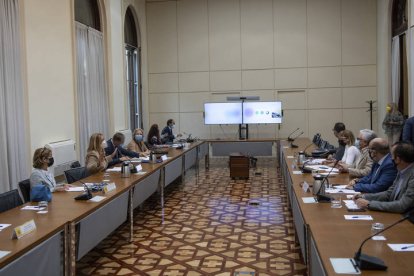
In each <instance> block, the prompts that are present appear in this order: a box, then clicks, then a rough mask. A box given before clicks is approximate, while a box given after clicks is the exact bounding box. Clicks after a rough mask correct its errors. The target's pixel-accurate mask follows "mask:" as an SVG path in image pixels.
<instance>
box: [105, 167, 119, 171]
mask: <svg viewBox="0 0 414 276" xmlns="http://www.w3.org/2000/svg"><path fill="white" fill-rule="evenodd" d="M121 169H122V168H121V167H113V168H110V169H107V170H106V171H107V172H120V171H121Z"/></svg>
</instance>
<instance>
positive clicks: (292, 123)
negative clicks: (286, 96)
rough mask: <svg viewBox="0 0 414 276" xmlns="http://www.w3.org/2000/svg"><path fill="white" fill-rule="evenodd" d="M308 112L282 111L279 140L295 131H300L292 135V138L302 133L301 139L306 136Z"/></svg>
mask: <svg viewBox="0 0 414 276" xmlns="http://www.w3.org/2000/svg"><path fill="white" fill-rule="evenodd" d="M307 114H308V112H307V111H306V110H284V111H283V119H282V124H281V125H280V130H279V138H287V137H288V136H289V134H290V133H292V132H293V131H294V130H295V129H297V128H300V131H297V132H295V133H294V135H293V136H296V135H299V133H300V132H302V131H303V132H304V133H303V135H302V136H301V137H307V136H308V115H307Z"/></svg>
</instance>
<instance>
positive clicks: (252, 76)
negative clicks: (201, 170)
mask: <svg viewBox="0 0 414 276" xmlns="http://www.w3.org/2000/svg"><path fill="white" fill-rule="evenodd" d="M273 78H274V74H273V70H248V71H243V72H242V89H244V90H252V89H273V88H274V79H273Z"/></svg>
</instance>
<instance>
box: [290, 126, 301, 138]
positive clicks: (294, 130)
mask: <svg viewBox="0 0 414 276" xmlns="http://www.w3.org/2000/svg"><path fill="white" fill-rule="evenodd" d="M299 129H300V128H299V127H298V128H297V129H295V130H294V131H293V132H292V133H290V134H289V136H288V138H287V140H288V141H289V142H293V141H294V140H295V139H292V138H291V137H290V136H292V135H293V133H295V132H296V131H298V130H299Z"/></svg>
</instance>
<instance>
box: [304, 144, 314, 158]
mask: <svg viewBox="0 0 414 276" xmlns="http://www.w3.org/2000/svg"><path fill="white" fill-rule="evenodd" d="M312 145H313V142H312V143H310V144H309V145H307V146H306V147H305V148H304V149H303V153H304V154H305V156H306V157H311V156H312V155H311V154H307V153H306V150H307V149H308V148H309V147H310V146H312Z"/></svg>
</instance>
